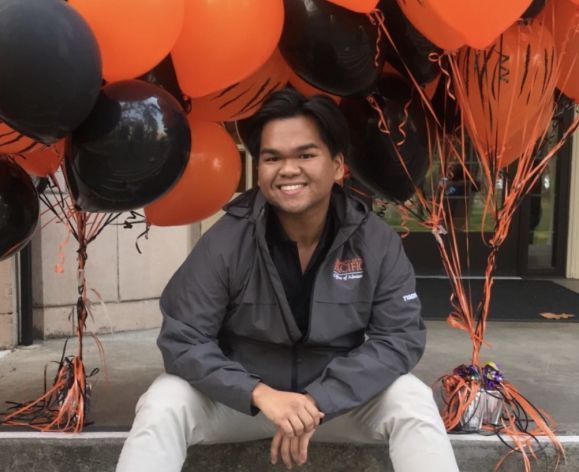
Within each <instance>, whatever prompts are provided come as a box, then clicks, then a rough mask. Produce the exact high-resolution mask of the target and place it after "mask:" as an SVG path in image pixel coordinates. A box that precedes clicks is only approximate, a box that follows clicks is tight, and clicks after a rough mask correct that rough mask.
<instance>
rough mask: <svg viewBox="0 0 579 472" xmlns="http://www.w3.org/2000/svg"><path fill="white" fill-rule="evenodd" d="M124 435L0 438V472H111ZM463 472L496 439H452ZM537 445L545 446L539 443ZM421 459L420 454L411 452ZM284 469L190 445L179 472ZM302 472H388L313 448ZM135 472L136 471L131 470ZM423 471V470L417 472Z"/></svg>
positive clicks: (574, 442)
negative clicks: (181, 470) (184, 463)
mask: <svg viewBox="0 0 579 472" xmlns="http://www.w3.org/2000/svg"><path fill="white" fill-rule="evenodd" d="M126 436H127V433H125V432H122V433H80V434H59V433H21V432H8V433H6V432H4V433H0V470H1V471H2V472H40V471H42V472H64V471H66V472H94V471H98V472H113V471H114V469H115V463H116V460H117V458H118V456H119V453H120V451H121V447H122V444H123V442H124V440H125V438H126ZM559 439H560V440H561V442H563V444H564V446H565V449H566V454H567V460H566V462H565V463H562V464H561V465H560V466H559V468H558V469H557V470H558V472H577V471H579V436H560V437H559ZM451 441H452V444H453V447H454V450H455V454H456V457H457V460H458V463H459V468H460V470H461V471H462V472H486V471H488V472H491V471H492V470H493V469H494V466H495V464H496V463H497V461H498V460H499V459H500V458H501V457H502V456H503V455H504V454H505V453H507V452H508V448H507V447H506V446H505V445H504V444H503V443H501V442H500V441H499V439H498V438H496V437H483V436H480V435H476V434H472V435H468V436H457V435H451ZM540 442H541V443H543V444H547V441H546V440H544V439H543V438H541V439H540ZM416 453H417V454H420V451H416ZM554 466H555V464H554V454H553V451H552V449H551V447H546V449H545V450H544V451H543V452H541V453H540V454H539V460H538V461H533V463H532V470H533V471H552V470H554ZM275 470H285V468H284V467H283V466H282V465H277V466H271V465H270V464H269V441H256V442H249V443H237V444H224V445H212V446H195V447H192V448H190V449H189V456H188V458H187V463H186V465H185V467H184V468H183V471H186V472H192V471H203V472H232V471H235V472H266V471H275ZM299 470H301V471H304V472H329V471H336V472H339V471H344V472H346V471H347V472H352V471H364V472H378V471H381V472H382V471H392V470H393V469H392V466H391V465H390V464H389V460H388V457H387V454H386V451H385V449H384V448H383V447H380V446H360V445H351V444H325V443H313V444H312V445H311V446H310V459H309V462H308V464H306V465H305V466H304V467H301V468H300V469H299ZM522 470H524V468H523V465H522V461H521V458H520V456H518V455H517V454H512V455H511V456H510V457H509V458H508V459H507V461H506V462H505V464H504V466H503V468H501V471H502V472H520V471H522ZM135 472H138V471H135ZM416 472H422V471H416Z"/></svg>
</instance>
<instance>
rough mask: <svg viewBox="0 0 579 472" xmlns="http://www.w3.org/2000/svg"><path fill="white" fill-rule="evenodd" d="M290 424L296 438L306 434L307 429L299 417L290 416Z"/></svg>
mask: <svg viewBox="0 0 579 472" xmlns="http://www.w3.org/2000/svg"><path fill="white" fill-rule="evenodd" d="M289 422H290V423H291V425H292V428H293V431H294V435H295V436H301V435H302V434H304V429H305V427H304V424H303V423H302V420H301V419H300V417H299V416H297V415H293V416H290V417H289Z"/></svg>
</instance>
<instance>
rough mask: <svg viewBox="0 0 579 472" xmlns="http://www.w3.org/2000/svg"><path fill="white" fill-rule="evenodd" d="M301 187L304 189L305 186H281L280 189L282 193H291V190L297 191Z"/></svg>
mask: <svg viewBox="0 0 579 472" xmlns="http://www.w3.org/2000/svg"><path fill="white" fill-rule="evenodd" d="M302 187H305V184H298V185H282V186H281V187H280V188H281V189H282V190H284V191H288V192H291V191H293V190H297V189H300V188H302Z"/></svg>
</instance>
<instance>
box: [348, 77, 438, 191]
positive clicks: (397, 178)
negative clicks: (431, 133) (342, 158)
mask: <svg viewBox="0 0 579 472" xmlns="http://www.w3.org/2000/svg"><path fill="white" fill-rule="evenodd" d="M378 87H379V90H380V91H381V92H380V94H375V95H374V97H375V99H376V100H377V101H378V102H379V104H380V108H381V110H382V113H383V115H384V118H385V120H386V122H387V125H388V129H389V130H390V134H385V133H383V132H382V131H380V129H379V122H380V119H379V114H378V112H377V111H376V110H374V109H373V108H372V107H371V106H370V105H369V104H368V103H367V102H366V101H364V100H354V99H344V100H342V103H341V104H340V108H341V110H342V111H343V112H344V114H345V115H346V118H347V119H348V122H349V124H350V131H351V135H352V148H353V149H352V152H351V153H350V154H349V155H348V156H347V159H346V162H347V164H348V167H349V168H350V170H351V171H352V174H353V175H354V177H355V178H356V179H358V180H359V181H360V182H362V183H363V184H364V185H366V186H367V187H368V188H370V189H372V190H373V191H374V192H376V193H377V194H379V195H381V196H383V197H386V198H388V199H391V200H395V201H400V202H402V201H405V200H408V199H409V198H410V197H411V196H412V195H413V194H414V190H415V185H416V186H420V184H421V183H422V182H423V180H424V177H425V176H426V172H427V171H428V165H429V159H428V134H427V129H426V122H425V116H424V112H423V110H422V107H421V105H420V99H419V97H417V96H412V93H411V89H410V87H408V86H407V85H406V84H405V83H404V82H402V81H401V80H400V79H396V78H384V79H382V80H380V82H379V84H378ZM410 100H411V101H410ZM409 101H410V106H408V107H407V114H408V116H406V113H405V111H404V109H405V106H406V104H407V103H409ZM404 121H406V123H405V124H404V126H403V132H404V134H403V133H402V132H401V131H400V129H399V127H400V125H401V124H402V123H403V122H404ZM400 142H402V144H397V143H400ZM396 149H398V151H399V154H400V156H401V157H402V159H403V161H404V163H405V165H406V168H407V169H408V171H409V173H410V175H411V178H409V177H408V175H407V174H406V171H405V170H404V167H403V166H402V164H401V162H400V159H399V157H398V153H397V152H396Z"/></svg>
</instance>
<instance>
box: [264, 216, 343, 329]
mask: <svg viewBox="0 0 579 472" xmlns="http://www.w3.org/2000/svg"><path fill="white" fill-rule="evenodd" d="M336 232H337V218H336V216H335V214H334V210H333V207H332V206H331V205H330V209H329V211H328V217H327V218H326V223H325V225H324V229H323V231H322V235H321V236H320V240H319V242H318V245H317V246H316V250H315V251H314V253H313V254H312V258H311V259H310V262H309V263H308V266H307V268H306V270H305V272H304V273H302V269H301V264H300V257H299V252H298V245H297V243H296V242H295V241H292V240H291V239H290V238H289V236H288V235H287V234H286V232H285V231H284V229H283V227H282V225H281V223H280V221H279V219H278V217H277V215H276V214H275V211H273V209H272V208H271V207H270V206H269V205H268V211H267V229H266V234H265V237H266V240H267V245H268V247H269V253H270V254H271V258H272V259H273V262H274V264H275V266H276V268H277V271H278V273H279V276H280V279H281V283H282V285H283V287H284V290H285V294H286V297H287V300H288V303H289V306H290V308H291V310H292V314H293V315H294V318H295V320H296V323H297V325H298V327H299V328H300V330H301V332H302V334H303V335H304V336H305V335H306V334H307V331H308V325H309V320H310V307H311V299H312V291H313V289H314V282H315V280H316V274H317V272H318V268H319V267H320V264H321V263H322V262H323V260H324V258H325V257H326V254H327V253H328V250H329V249H330V247H331V245H332V242H333V241H334V237H335V235H336Z"/></svg>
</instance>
